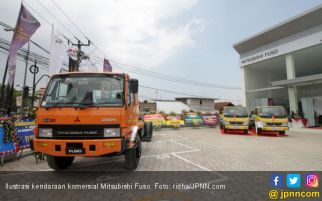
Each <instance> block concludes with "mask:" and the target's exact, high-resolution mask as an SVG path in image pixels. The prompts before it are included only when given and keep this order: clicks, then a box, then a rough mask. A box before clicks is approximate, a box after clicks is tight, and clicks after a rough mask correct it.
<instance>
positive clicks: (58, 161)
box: [46, 155, 75, 170]
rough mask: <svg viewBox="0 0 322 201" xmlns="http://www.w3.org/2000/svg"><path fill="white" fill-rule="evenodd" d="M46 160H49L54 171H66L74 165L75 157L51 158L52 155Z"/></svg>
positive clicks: (49, 164)
mask: <svg viewBox="0 0 322 201" xmlns="http://www.w3.org/2000/svg"><path fill="white" fill-rule="evenodd" d="M46 158H47V163H48V166H49V167H50V168H52V169H54V170H63V169H66V168H67V167H69V166H70V165H71V164H72V163H73V161H74V159H75V157H73V156H67V157H62V156H50V155H47V156H46Z"/></svg>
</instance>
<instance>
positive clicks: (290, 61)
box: [285, 54, 298, 112]
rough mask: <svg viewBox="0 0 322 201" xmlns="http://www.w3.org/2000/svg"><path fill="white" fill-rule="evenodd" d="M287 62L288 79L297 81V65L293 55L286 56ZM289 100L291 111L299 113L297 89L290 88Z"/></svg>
mask: <svg viewBox="0 0 322 201" xmlns="http://www.w3.org/2000/svg"><path fill="white" fill-rule="evenodd" d="M285 62H286V74H287V79H288V80H290V79H295V78H296V75H295V64H294V58H293V55H292V54H287V55H286V56H285ZM288 98H289V104H290V111H294V112H297V111H298V100H297V88H296V87H288Z"/></svg>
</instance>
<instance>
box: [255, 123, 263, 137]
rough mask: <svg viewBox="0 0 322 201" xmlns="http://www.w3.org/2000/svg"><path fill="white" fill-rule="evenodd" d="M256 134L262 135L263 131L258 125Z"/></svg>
mask: <svg viewBox="0 0 322 201" xmlns="http://www.w3.org/2000/svg"><path fill="white" fill-rule="evenodd" d="M255 130H256V134H257V135H260V134H261V133H262V129H261V128H258V127H257V125H256V126H255Z"/></svg>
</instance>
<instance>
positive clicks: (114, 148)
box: [31, 139, 126, 156]
mask: <svg viewBox="0 0 322 201" xmlns="http://www.w3.org/2000/svg"><path fill="white" fill-rule="evenodd" d="M31 143H32V146H31V147H32V149H33V150H34V151H35V152H40V153H44V154H47V155H51V156H104V155H108V154H117V153H122V152H123V150H124V148H125V146H126V143H125V140H124V139H94V140H92V139H91V140H57V139H34V140H32V142H31ZM67 143H81V144H82V148H83V149H84V153H81V154H67V153H66V150H67ZM90 147H91V149H90ZM93 147H95V150H93Z"/></svg>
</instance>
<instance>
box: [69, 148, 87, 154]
mask: <svg viewBox="0 0 322 201" xmlns="http://www.w3.org/2000/svg"><path fill="white" fill-rule="evenodd" d="M66 154H85V149H84V148H81V149H66Z"/></svg>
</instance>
